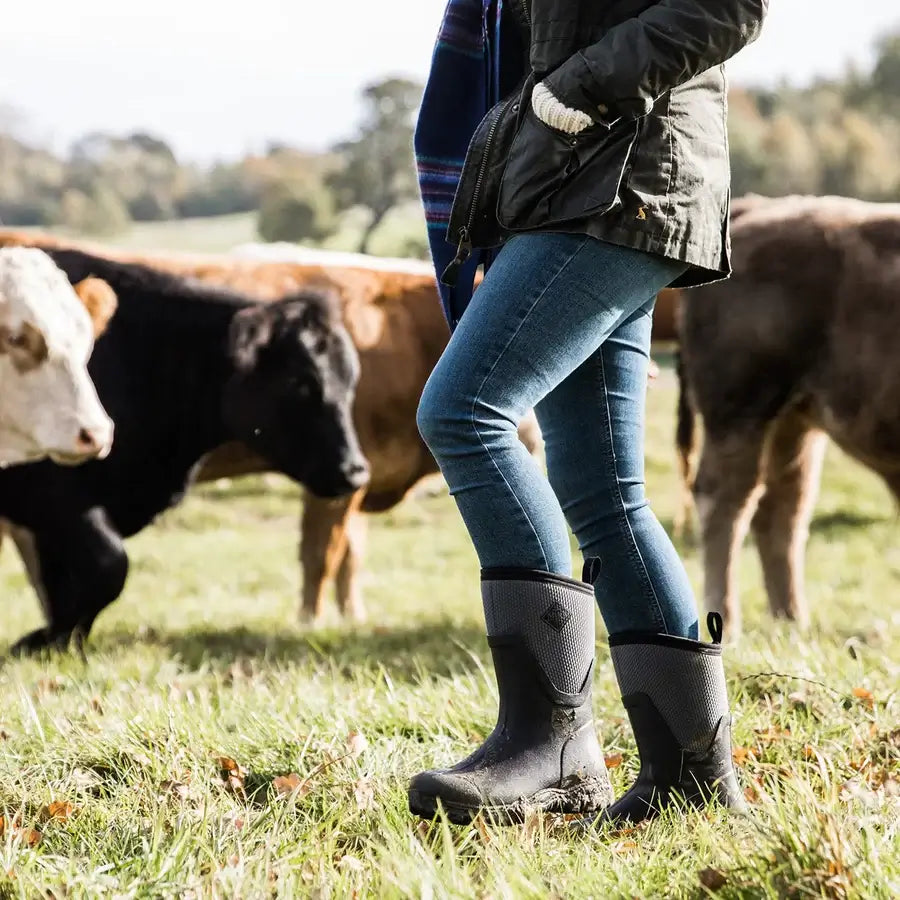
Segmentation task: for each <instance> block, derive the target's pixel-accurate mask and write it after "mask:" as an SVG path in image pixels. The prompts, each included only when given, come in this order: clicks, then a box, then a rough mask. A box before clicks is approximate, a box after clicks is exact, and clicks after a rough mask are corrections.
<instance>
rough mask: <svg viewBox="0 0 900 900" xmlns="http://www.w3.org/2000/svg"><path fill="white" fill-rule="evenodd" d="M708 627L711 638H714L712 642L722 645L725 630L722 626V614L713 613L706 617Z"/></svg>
mask: <svg viewBox="0 0 900 900" xmlns="http://www.w3.org/2000/svg"><path fill="white" fill-rule="evenodd" d="M706 627H707V628H708V629H709V636H710V637H711V638H712V642H713V643H714V644H721V643H722V634H723V632H724V630H725V629H724V626H723V624H722V614H721V613H717V612H711V613H710V614H709V615H708V616H707V617H706Z"/></svg>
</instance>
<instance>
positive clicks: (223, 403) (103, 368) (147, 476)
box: [0, 250, 368, 651]
mask: <svg viewBox="0 0 900 900" xmlns="http://www.w3.org/2000/svg"><path fill="white" fill-rule="evenodd" d="M48 252H49V254H50V256H52V257H53V259H54V260H55V262H56V264H57V265H58V266H59V267H60V268H61V269H62V270H63V271H64V272H65V273H66V275H67V276H68V278H69V280H70V281H71V282H72V283H76V282H79V281H81V280H82V279H83V278H86V277H87V276H89V275H94V276H97V277H99V278H102V279H104V280H105V281H106V282H107V283H108V284H109V285H111V287H112V288H113V290H114V291H115V292H116V294H117V295H118V298H119V308H118V311H117V313H116V315H115V316H114V317H113V319H112V321H111V323H110V325H109V328H108V330H107V332H106V334H105V335H104V336H103V338H102V339H101V340H99V341H98V342H97V345H96V348H95V350H94V353H93V356H92V358H91V361H90V365H89V371H90V374H91V377H92V378H93V380H94V383H95V385H96V387H97V392H98V394H99V396H100V398H101V401H102V403H103V405H104V406H105V407H106V409H107V411H108V412H109V414H110V416H111V417H112V419H113V421H114V422H115V438H114V442H113V449H112V452H111V453H110V455H109V456H108V457H107V458H106V459H104V460H102V461H97V462H91V463H88V464H87V465H84V466H82V467H79V468H65V467H61V466H56V465H54V464H53V463H49V462H47V463H37V464H34V465H26V466H22V467H18V468H11V469H7V470H5V471H0V516H3V517H4V518H6V519H8V520H10V521H11V522H12V523H13V524H14V525H15V526H17V531H18V533H19V535H20V536H21V535H22V534H23V531H22V530H23V529H25V532H24V533H25V534H26V535H28V536H29V538H30V543H31V545H32V550H33V558H32V567H33V568H34V569H36V571H34V572H32V574H33V575H37V576H39V584H40V586H41V590H40V593H41V595H42V596H41V600H42V601H43V604H44V608H45V612H46V615H47V619H48V624H47V626H46V627H45V628H41V629H38V630H37V631H35V632H33V633H31V634H29V635H27V636H26V637H24V638H23V639H22V640H20V641H19V642H18V643H17V644H16V645H15V647H14V651H15V650H19V651H21V650H36V649H40V648H43V647H46V646H50V645H65V644H68V643H69V642H70V641H71V640H72V639H73V638H74V639H75V640H76V641H77V642H79V643H80V642H81V641H82V640H83V639H84V638H85V637H86V636H87V634H88V632H89V631H90V628H91V626H92V624H93V622H94V619H95V618H96V617H97V615H98V614H99V613H100V611H101V610H102V609H103V608H104V607H106V606H107V605H108V604H110V603H112V602H113V601H114V600H115V599H116V598H117V597H118V596H119V594H120V593H121V591H122V588H123V586H124V584H125V578H126V575H127V572H128V557H127V555H126V553H125V548H124V546H123V543H122V538H123V537H128V536H130V535H132V534H135V533H136V532H138V531H140V530H141V529H142V528H144V527H145V526H146V525H148V524H149V523H150V522H151V521H152V520H153V519H154V518H155V517H156V516H157V515H158V514H159V513H160V512H162V511H163V510H165V509H167V508H169V507H171V506H173V505H174V504H176V503H178V502H179V501H180V500H181V499H182V497H183V496H184V494H185V491H186V490H187V487H188V485H189V483H190V481H191V477H192V475H193V473H194V470H195V469H196V468H197V467H198V464H199V463H200V461H201V459H202V457H203V456H204V455H205V454H207V453H208V452H209V451H211V450H213V449H214V448H215V447H217V446H219V445H220V444H222V443H224V442H225V441H227V440H233V439H238V440H240V441H243V442H244V443H245V444H247V445H248V446H250V447H252V448H253V449H254V450H255V451H256V452H258V453H259V454H261V455H262V456H264V457H265V458H266V459H268V460H269V461H270V462H271V463H272V465H273V467H274V468H275V469H277V470H278V471H280V472H283V473H284V474H285V475H288V476H289V477H291V478H293V479H295V480H296V481H299V482H301V483H302V484H304V485H305V486H306V487H308V488H309V489H310V490H311V491H312V492H313V493H315V494H318V495H320V496H326V497H331V496H339V495H343V494H347V493H351V492H353V491H354V490H356V489H357V488H359V487H361V486H362V485H364V484H365V483H366V481H367V478H368V466H367V464H366V461H365V459H364V457H363V455H362V451H361V450H360V447H359V444H358V442H357V436H356V432H355V430H354V427H353V424H352V419H351V407H352V400H353V395H354V390H355V385H356V380H357V377H358V372H359V365H358V360H357V357H356V351H355V349H354V346H353V344H352V342H351V340H350V337H349V335H348V334H347V332H346V331H345V329H344V326H343V324H342V323H341V319H340V312H339V307H338V303H337V301H336V300H334V299H333V298H331V297H328V296H323V295H322V294H318V293H310V292H304V293H300V294H297V295H296V296H292V297H287V298H285V299H283V300H280V301H278V302H275V303H259V302H255V301H252V300H250V299H249V298H247V297H244V296H242V295H240V294H236V293H233V292H230V291H226V290H222V289H218V288H214V287H210V286H208V285H201V284H200V283H199V282H193V281H188V280H185V279H182V278H178V277H175V276H173V275H169V274H166V273H162V272H158V271H155V270H153V269H150V268H147V267H144V266H139V265H134V264H124V263H117V262H112V261H110V260H106V259H102V258H99V257H95V256H91V255H88V254H85V253H82V252H79V251H74V250H50V251H48Z"/></svg>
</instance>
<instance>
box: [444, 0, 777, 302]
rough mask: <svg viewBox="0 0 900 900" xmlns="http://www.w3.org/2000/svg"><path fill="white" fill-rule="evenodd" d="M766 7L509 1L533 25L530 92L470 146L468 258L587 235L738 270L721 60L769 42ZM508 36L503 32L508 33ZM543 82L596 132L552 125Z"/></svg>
mask: <svg viewBox="0 0 900 900" xmlns="http://www.w3.org/2000/svg"><path fill="white" fill-rule="evenodd" d="M767 8H768V0H506V10H507V11H506V13H505V15H506V20H507V21H509V22H510V23H512V24H511V27H516V26H518V27H519V28H521V29H522V33H523V36H524V38H525V46H527V47H529V48H530V53H529V57H528V59H527V60H525V59H523V60H522V63H521V65H522V81H521V83H520V88H519V89H517V90H516V91H515V92H513V94H512V95H511V96H509V97H507V98H505V99H504V100H503V102H501V103H499V104H497V105H496V106H495V107H494V108H493V109H492V110H491V111H490V112H489V113H488V115H487V116H486V117H485V119H484V120H483V121H482V123H481V125H480V126H479V128H478V130H477V131H476V133H475V136H474V137H473V139H472V142H471V144H470V146H469V151H468V154H467V158H466V164H465V167H464V169H463V173H462V178H461V180H460V184H459V188H458V190H457V193H456V199H455V201H454V205H453V211H452V213H451V217H450V225H449V231H448V239H449V240H451V241H452V242H454V243H458V244H459V245H460V251H461V252H460V254H459V256H460V258H464V257H465V255H466V254H467V252H468V251H470V250H471V248H473V247H495V246H497V245H499V244H502V243H503V241H505V240H506V239H508V238H509V236H510V235H512V234H516V233H520V232H528V231H564V232H572V233H580V234H589V235H592V236H594V237H597V238H600V239H601V240H605V241H609V242H611V243H615V244H622V245H624V246H628V247H633V248H636V249H639V250H645V251H649V252H652V253H657V254H661V255H663V256H667V257H670V258H673V259H678V260H681V261H683V262H686V263H688V264H690V266H691V268H689V269H688V271H687V272H686V274H685V275H684V276H683V277H682V278H681V279H680V281H679V282H678V284H679V285H681V286H688V285H696V284H702V283H705V282H708V281H713V280H716V279H718V278H722V277H724V276H726V275H728V274H729V273H730V270H731V267H730V258H729V257H730V244H729V237H728V207H729V197H730V188H729V184H730V169H729V163H728V138H727V133H726V110H727V100H726V79H725V73H724V70H723V66H722V64H723V63H724V62H725V60H727V59H728V58H730V57H731V56H733V55H734V54H735V53H737V51H738V50H740V49H741V48H742V47H744V46H745V45H746V44H748V43H750V42H751V41H752V40H754V39H755V38H756V36H757V35H758V33H759V30H760V27H761V25H762V21H763V19H764V17H765V14H766V11H767ZM503 27H507V26H506V24H505V22H504V26H503ZM538 81H544V82H545V83H546V84H547V86H548V87H549V88H550V90H551V91H553V93H554V94H555V95H556V96H557V97H558V98H559V99H560V100H561V101H562V102H563V103H564V104H565V105H566V106H569V107H572V108H575V109H580V110H583V111H585V112H587V113H588V114H589V115H590V116H591V117H592V119H594V121H595V123H596V124H594V125H593V126H591V127H589V128H588V129H587V130H586V131H583V132H581V133H580V134H578V135H575V136H572V135H567V134H564V133H562V132H557V131H555V130H553V129H552V128H550V127H549V126H547V125H545V124H544V123H543V122H541V121H540V120H539V119H538V118H537V117H536V116H535V115H534V112H533V111H532V109H531V102H530V100H531V91H532V89H533V86H534V85H535V84H536V83H537V82H538Z"/></svg>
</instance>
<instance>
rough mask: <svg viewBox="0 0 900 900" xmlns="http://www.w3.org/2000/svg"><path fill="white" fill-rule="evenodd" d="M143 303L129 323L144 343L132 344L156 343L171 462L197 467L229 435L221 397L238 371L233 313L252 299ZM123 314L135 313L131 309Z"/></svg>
mask: <svg viewBox="0 0 900 900" xmlns="http://www.w3.org/2000/svg"><path fill="white" fill-rule="evenodd" d="M136 303H137V304H141V300H138V301H136ZM142 305H144V306H145V308H144V309H142V310H135V312H136V313H137V314H136V315H135V316H134V318H133V320H132V321H131V322H129V324H130V325H131V327H132V328H134V329H135V330H136V331H137V337H138V338H139V339H140V343H139V344H137V341H131V342H129V345H130V346H135V344H137V345H138V346H143V347H150V348H153V349H152V350H151V351H150V352H149V360H148V362H149V365H150V368H151V373H149V374H150V379H149V381H150V383H151V385H152V387H151V388H150V389H151V390H152V392H153V394H154V401H155V402H154V407H155V408H156V409H157V410H159V411H160V414H161V415H162V416H163V418H164V419H165V420H166V427H165V429H164V430H165V433H166V437H167V441H166V443H167V446H168V447H169V448H171V458H172V461H173V463H175V462H177V463H178V464H180V465H187V466H193V465H194V464H195V463H196V462H198V461H199V459H200V458H201V457H202V456H203V455H204V454H206V453H208V452H209V451H211V450H213V449H215V448H216V447H218V446H219V445H220V444H222V443H225V441H226V440H228V431H227V428H226V426H225V423H224V421H223V419H222V397H223V393H224V390H225V386H226V385H227V383H228V380H229V379H230V378H231V376H232V375H233V374H234V371H235V365H234V361H233V358H232V354H231V352H230V348H229V340H228V338H229V331H230V328H231V323H232V320H233V319H234V316H235V315H236V314H237V313H238V311H239V310H241V309H243V308H245V307H246V306H248V305H249V303H248V302H247V301H243V300H241V301H238V300H236V299H234V298H232V297H224V298H219V297H210V296H197V297H193V296H181V297H178V298H167V297H161V298H155V299H153V300H152V301H151V302H149V303H147V304H142ZM128 306H131V303H130V302H128ZM146 307H149V309H148V308H146ZM148 312H149V315H148ZM124 318H125V320H126V321H127V320H128V319H129V318H130V317H129V316H128V314H127V312H126V316H125V317H124Z"/></svg>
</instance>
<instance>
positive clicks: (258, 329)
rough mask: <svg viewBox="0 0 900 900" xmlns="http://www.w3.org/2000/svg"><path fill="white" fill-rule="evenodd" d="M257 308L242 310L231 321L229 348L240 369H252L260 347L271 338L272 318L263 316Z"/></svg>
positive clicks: (261, 311)
mask: <svg viewBox="0 0 900 900" xmlns="http://www.w3.org/2000/svg"><path fill="white" fill-rule="evenodd" d="M262 313H263V310H261V309H258V308H257V307H253V306H251V307H249V308H248V309H242V310H241V311H240V312H239V313H237V314H236V315H235V317H234V318H233V319H232V320H231V328H230V330H229V332H228V346H229V348H230V350H231V356H232V359H233V360H234V362H235V365H236V366H237V368H238V369H241V370H247V369H250V368H251V367H252V366H253V365H254V364H255V363H256V359H257V356H258V355H259V349H260V347H261V346H262V345H263V344H265V343H266V341H267V340H268V339H269V337H270V336H271V331H272V327H271V322H270V317H269V316H265V315H262Z"/></svg>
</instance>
